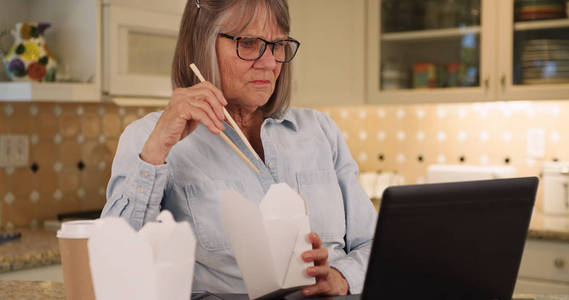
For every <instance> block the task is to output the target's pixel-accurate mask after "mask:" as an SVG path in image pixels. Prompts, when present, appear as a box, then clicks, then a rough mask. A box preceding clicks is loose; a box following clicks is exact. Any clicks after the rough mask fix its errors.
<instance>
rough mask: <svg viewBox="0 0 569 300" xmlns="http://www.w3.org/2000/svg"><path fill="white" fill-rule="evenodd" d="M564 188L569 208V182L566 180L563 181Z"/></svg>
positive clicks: (568, 207)
mask: <svg viewBox="0 0 569 300" xmlns="http://www.w3.org/2000/svg"><path fill="white" fill-rule="evenodd" d="M563 189H564V191H565V195H564V196H565V197H564V198H565V208H566V209H569V183H567V182H564V183H563Z"/></svg>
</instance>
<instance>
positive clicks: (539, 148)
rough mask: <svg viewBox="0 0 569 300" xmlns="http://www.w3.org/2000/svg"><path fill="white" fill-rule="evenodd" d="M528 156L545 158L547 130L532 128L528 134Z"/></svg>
mask: <svg viewBox="0 0 569 300" xmlns="http://www.w3.org/2000/svg"><path fill="white" fill-rule="evenodd" d="M526 150H527V155H528V156H529V157H532V158H543V157H544V156H545V129H543V128H530V129H528V131H527V134H526Z"/></svg>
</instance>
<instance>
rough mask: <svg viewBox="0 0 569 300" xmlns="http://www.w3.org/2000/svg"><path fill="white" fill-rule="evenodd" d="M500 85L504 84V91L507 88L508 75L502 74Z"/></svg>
mask: <svg viewBox="0 0 569 300" xmlns="http://www.w3.org/2000/svg"><path fill="white" fill-rule="evenodd" d="M500 83H501V84H502V89H505V88H506V74H502V76H500Z"/></svg>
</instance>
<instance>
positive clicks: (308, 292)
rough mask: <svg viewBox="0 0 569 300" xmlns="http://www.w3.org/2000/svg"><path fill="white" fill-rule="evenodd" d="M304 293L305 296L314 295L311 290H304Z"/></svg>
mask: <svg viewBox="0 0 569 300" xmlns="http://www.w3.org/2000/svg"><path fill="white" fill-rule="evenodd" d="M302 293H303V294H304V295H310V294H311V293H312V290H311V289H303V290H302Z"/></svg>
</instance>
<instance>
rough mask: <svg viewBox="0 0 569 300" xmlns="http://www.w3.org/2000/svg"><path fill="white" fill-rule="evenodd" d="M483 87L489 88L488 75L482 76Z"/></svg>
mask: <svg viewBox="0 0 569 300" xmlns="http://www.w3.org/2000/svg"><path fill="white" fill-rule="evenodd" d="M484 88H485V89H488V88H490V77H489V76H488V75H486V76H485V77H484Z"/></svg>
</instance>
